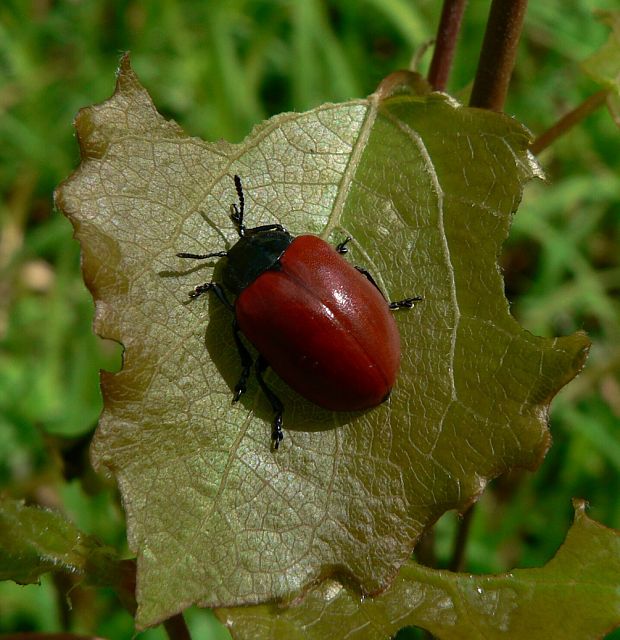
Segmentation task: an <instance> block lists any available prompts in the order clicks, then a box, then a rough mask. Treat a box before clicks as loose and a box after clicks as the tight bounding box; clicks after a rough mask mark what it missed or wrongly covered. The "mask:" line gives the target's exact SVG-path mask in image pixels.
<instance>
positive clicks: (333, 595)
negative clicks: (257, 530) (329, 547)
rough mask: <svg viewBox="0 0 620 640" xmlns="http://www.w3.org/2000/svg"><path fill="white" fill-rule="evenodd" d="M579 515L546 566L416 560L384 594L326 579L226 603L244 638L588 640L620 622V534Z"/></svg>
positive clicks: (223, 614) (580, 510) (238, 636)
mask: <svg viewBox="0 0 620 640" xmlns="http://www.w3.org/2000/svg"><path fill="white" fill-rule="evenodd" d="M575 507H576V511H575V522H574V523H573V526H572V527H571V529H570V531H569V532H568V535H567V537H566V540H565V541H564V544H563V545H562V546H561V547H560V549H559V551H558V552H557V554H556V556H555V557H554V558H553V559H552V560H550V561H549V562H548V563H547V565H546V566H545V567H543V568H541V569H515V570H513V571H511V572H510V573H506V574H503V575H496V576H475V575H470V574H463V573H451V572H450V571H437V570H433V569H428V568H426V567H422V566H420V565H417V564H415V563H413V562H409V563H407V564H406V565H405V566H404V567H403V568H402V569H401V570H400V572H399V574H398V576H397V578H396V580H394V582H393V583H392V586H391V587H390V588H389V589H388V590H387V591H386V592H384V593H382V594H381V595H380V596H377V597H375V598H366V599H364V600H360V598H359V594H358V593H357V592H356V591H355V590H352V589H350V588H347V587H345V586H343V585H342V584H341V583H339V582H338V581H336V580H330V581H325V582H323V584H321V585H320V586H319V587H317V588H315V589H313V590H312V591H310V593H308V595H307V597H306V598H305V599H304V601H303V603H302V604H300V605H298V606H292V607H288V608H278V607H277V606H274V605H259V606H255V607H238V608H235V609H221V610H219V611H217V612H216V613H217V615H218V617H219V618H220V620H222V622H224V623H225V624H227V625H228V627H229V629H230V631H231V633H232V636H233V637H234V638H235V640H244V639H246V638H247V639H248V640H250V639H251V640H268V639H273V640H278V639H279V638H287V640H298V639H299V640H322V639H323V638H346V640H383V639H387V638H389V637H391V636H392V635H393V634H394V633H396V632H397V631H398V630H399V629H401V628H402V627H405V626H410V625H411V626H413V625H416V626H420V627H423V628H424V629H427V630H428V631H430V632H431V633H432V634H433V635H434V636H435V637H437V638H441V639H442V640H461V639H462V638H485V640H493V639H494V638H498V639H502V638H510V639H511V640H549V639H551V638H562V640H589V639H595V638H601V637H603V635H604V634H605V633H606V632H608V631H609V630H610V629H613V628H615V627H616V626H618V625H620V591H619V590H618V587H619V586H620V531H616V530H614V529H607V528H605V527H604V526H602V525H600V524H599V523H597V522H595V521H594V520H591V519H590V518H588V516H587V515H586V514H585V504H584V503H583V502H580V501H576V503H575Z"/></svg>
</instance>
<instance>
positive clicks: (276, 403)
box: [255, 356, 284, 449]
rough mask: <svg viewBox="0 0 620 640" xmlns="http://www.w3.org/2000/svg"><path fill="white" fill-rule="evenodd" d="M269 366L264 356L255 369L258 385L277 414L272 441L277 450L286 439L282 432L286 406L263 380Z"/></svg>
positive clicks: (274, 419) (259, 359) (258, 359)
mask: <svg viewBox="0 0 620 640" xmlns="http://www.w3.org/2000/svg"><path fill="white" fill-rule="evenodd" d="M268 366H269V365H268V363H267V361H266V360H265V358H263V356H258V358H257V360H256V367H255V370H256V379H257V380H258V384H259V385H260V388H261V389H262V390H263V393H264V394H265V395H266V396H267V400H269V404H271V408H272V409H273V410H274V412H275V416H274V417H273V430H272V431H271V440H272V442H273V448H274V449H277V448H278V447H279V446H280V442H282V438H284V433H283V432H282V413H283V411H284V405H283V404H282V401H281V400H280V398H278V396H277V395H276V394H275V393H274V392H273V391H272V390H271V389H270V388H269V387H268V386H267V383H266V382H265V380H264V379H263V373H264V372H265V369H266V368H267V367H268Z"/></svg>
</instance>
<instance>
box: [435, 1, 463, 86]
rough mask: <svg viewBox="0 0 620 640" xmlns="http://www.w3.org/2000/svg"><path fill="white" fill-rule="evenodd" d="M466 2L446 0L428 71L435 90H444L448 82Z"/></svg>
mask: <svg viewBox="0 0 620 640" xmlns="http://www.w3.org/2000/svg"><path fill="white" fill-rule="evenodd" d="M466 4H467V0H444V3H443V8H442V10H441V19H440V21H439V27H438V29H437V38H436V40H435V50H434V52H433V59H432V61H431V66H430V69H429V71H428V81H429V83H430V85H431V87H433V89H434V90H435V91H444V90H445V88H446V85H447V84H448V76H449V75H450V69H451V68H452V59H453V58H454V50H455V48H456V41H457V39H458V36H459V31H460V30H461V20H462V19H463V12H464V11H465V5H466Z"/></svg>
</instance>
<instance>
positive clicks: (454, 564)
mask: <svg viewBox="0 0 620 640" xmlns="http://www.w3.org/2000/svg"><path fill="white" fill-rule="evenodd" d="M474 507H475V503H474V504H472V505H471V507H469V509H467V511H466V512H465V513H464V514H463V516H462V518H461V519H460V520H459V527H458V529H457V532H456V540H455V541H454V550H453V551H452V560H451V561H450V565H449V567H448V569H449V570H450V571H462V570H463V567H464V566H465V546H466V544H467V537H468V536H469V528H470V526H471V520H472V517H473V515H474Z"/></svg>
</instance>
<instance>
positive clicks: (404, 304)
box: [388, 296, 424, 309]
mask: <svg viewBox="0 0 620 640" xmlns="http://www.w3.org/2000/svg"><path fill="white" fill-rule="evenodd" d="M420 300H424V298H423V297H422V296H413V298H405V299H404V300H397V301H396V302H390V304H389V305H388V306H389V307H390V309H412V308H413V303H414V302H420Z"/></svg>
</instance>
